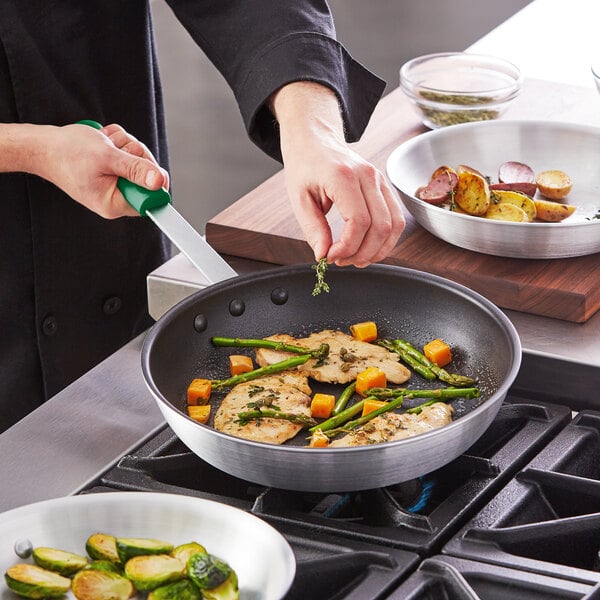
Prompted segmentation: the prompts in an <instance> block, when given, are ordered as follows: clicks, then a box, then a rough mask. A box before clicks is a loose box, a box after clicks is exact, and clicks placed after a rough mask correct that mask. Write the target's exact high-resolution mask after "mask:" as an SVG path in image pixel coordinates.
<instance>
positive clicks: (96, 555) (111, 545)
mask: <svg viewBox="0 0 600 600" xmlns="http://www.w3.org/2000/svg"><path fill="white" fill-rule="evenodd" d="M85 550H86V552H87V553H88V554H89V556H90V558H93V559H96V560H109V561H110V562H113V563H117V564H119V563H120V562H121V559H120V558H119V554H118V553H117V538H116V537H115V536H113V535H108V534H107V533H94V534H93V535H90V537H89V538H88V539H87V541H86V543H85Z"/></svg>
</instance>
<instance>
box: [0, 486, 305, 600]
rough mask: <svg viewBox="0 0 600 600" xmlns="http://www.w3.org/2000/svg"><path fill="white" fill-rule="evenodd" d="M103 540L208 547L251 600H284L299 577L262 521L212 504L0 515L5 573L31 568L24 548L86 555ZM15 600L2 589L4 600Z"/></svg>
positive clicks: (196, 501) (33, 508) (159, 502)
mask: <svg viewBox="0 0 600 600" xmlns="http://www.w3.org/2000/svg"><path fill="white" fill-rule="evenodd" d="M97 532H102V533H108V534H111V535H115V536H118V537H150V538H157V539H160V540H164V541H165V542H171V543H173V544H175V545H178V544H184V543H187V542H190V541H196V542H198V543H200V544H203V545H204V546H205V547H206V549H207V550H208V551H209V552H211V553H212V554H215V555H216V556H219V557H220V558H222V559H224V560H226V561H227V562H228V563H229V564H230V565H231V566H232V567H233V568H234V570H235V571H236V573H237V575H238V578H239V585H240V595H241V597H242V598H244V599H247V600H279V599H281V598H283V597H284V596H285V594H286V593H287V591H288V589H289V588H290V586H291V584H292V581H293V579H294V575H295V571H296V563H295V558H294V554H293V552H292V549H291V548H290V546H289V544H288V543H287V542H286V540H285V539H284V538H283V536H281V534H279V533H278V532H277V531H276V530H275V529H274V528H273V527H271V526H270V525H268V524H267V523H265V522H264V521H262V520H261V519H259V518H257V517H255V516H253V515H251V514H249V513H246V512H244V511H242V510H239V509H237V508H233V507H231V506H227V505H225V504H219V503H217V502H213V501H210V500H204V499H200V498H191V497H187V496H179V495H176V494H157V493H151V492H114V493H112V492H109V493H101V494H88V495H83V496H67V497H65V498H56V499H53V500H46V501H44V502H37V503H35V504H29V505H27V506H22V507H19V508H16V509H13V510H10V511H7V512H4V513H2V514H0V571H2V572H3V573H4V572H6V569H7V568H8V567H9V566H11V565H14V564H16V563H18V562H25V561H24V560H23V559H20V558H19V557H18V556H17V555H16V554H15V553H14V552H13V546H14V543H15V542H16V541H17V540H20V539H24V538H26V539H29V540H30V541H31V543H32V544H33V546H34V547H37V546H50V547H52V548H59V549H62V550H68V551H70V552H75V553H77V554H83V555H85V541H86V539H87V538H88V537H89V536H90V535H92V534H93V533H97ZM26 562H31V559H28V560H27V561H26ZM15 597H16V596H15V595H14V593H13V592H11V591H10V590H9V589H8V588H7V587H6V586H5V585H3V586H2V588H1V591H0V599H1V600H14V598H15ZM69 597H70V598H74V596H73V594H72V593H69Z"/></svg>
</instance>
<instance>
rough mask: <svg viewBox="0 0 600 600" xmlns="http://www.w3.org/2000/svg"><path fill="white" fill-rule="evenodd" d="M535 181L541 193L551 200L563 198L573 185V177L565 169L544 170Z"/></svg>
mask: <svg viewBox="0 0 600 600" xmlns="http://www.w3.org/2000/svg"><path fill="white" fill-rule="evenodd" d="M535 182H536V184H537V188H538V190H539V192H540V194H542V196H545V197H546V198H549V199H550V200H562V199H563V198H565V197H566V196H567V195H568V194H569V192H570V191H571V188H572V187H573V182H572V181H571V178H570V177H569V176H568V175H567V174H566V173H565V172H564V171H556V170H554V171H542V172H541V173H538V175H537V177H536V178H535Z"/></svg>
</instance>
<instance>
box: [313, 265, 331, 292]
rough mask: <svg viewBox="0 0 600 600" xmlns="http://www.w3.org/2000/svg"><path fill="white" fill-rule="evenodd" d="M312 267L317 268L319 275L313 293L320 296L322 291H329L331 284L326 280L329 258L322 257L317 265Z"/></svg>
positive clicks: (316, 271)
mask: <svg viewBox="0 0 600 600" xmlns="http://www.w3.org/2000/svg"><path fill="white" fill-rule="evenodd" d="M312 268H313V269H314V270H315V273H316V275H317V281H316V282H315V287H314V289H313V291H312V295H313V296H318V295H319V294H320V293H321V292H329V285H328V284H327V282H326V281H325V273H326V271H327V258H326V257H323V258H321V259H320V260H319V262H318V263H317V264H316V265H313V266H312Z"/></svg>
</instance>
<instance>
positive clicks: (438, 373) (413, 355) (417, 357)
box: [377, 340, 477, 387]
mask: <svg viewBox="0 0 600 600" xmlns="http://www.w3.org/2000/svg"><path fill="white" fill-rule="evenodd" d="M380 342H384V343H380ZM377 343H378V344H379V345H380V346H383V347H384V348H387V349H388V350H392V351H394V352H397V353H398V354H399V355H400V358H401V359H402V360H404V361H405V362H406V363H407V364H409V365H410V366H412V367H413V368H414V369H415V371H417V373H419V374H420V375H423V373H422V372H421V370H420V369H423V370H424V372H429V371H430V372H431V373H433V378H434V379H435V377H437V378H438V379H439V380H440V381H443V382H444V383H448V384H449V385H455V386H458V387H465V386H471V385H473V384H474V383H476V382H477V379H474V378H473V377H467V376H466V375H458V374H456V373H448V371H446V370H445V369H442V368H441V367H438V366H437V365H436V364H435V363H434V362H432V361H430V360H429V359H428V358H427V357H426V356H425V355H424V354H423V353H422V352H419V350H417V349H416V348H415V347H414V346H413V345H412V344H411V343H410V342H407V341H405V340H392V341H390V340H379V341H378V342H377ZM409 360H410V361H411V362H409ZM413 363H415V364H420V365H421V366H420V367H419V369H417V368H415V367H414V366H413ZM423 377H425V375H423ZM425 378H426V379H431V377H425Z"/></svg>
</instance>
